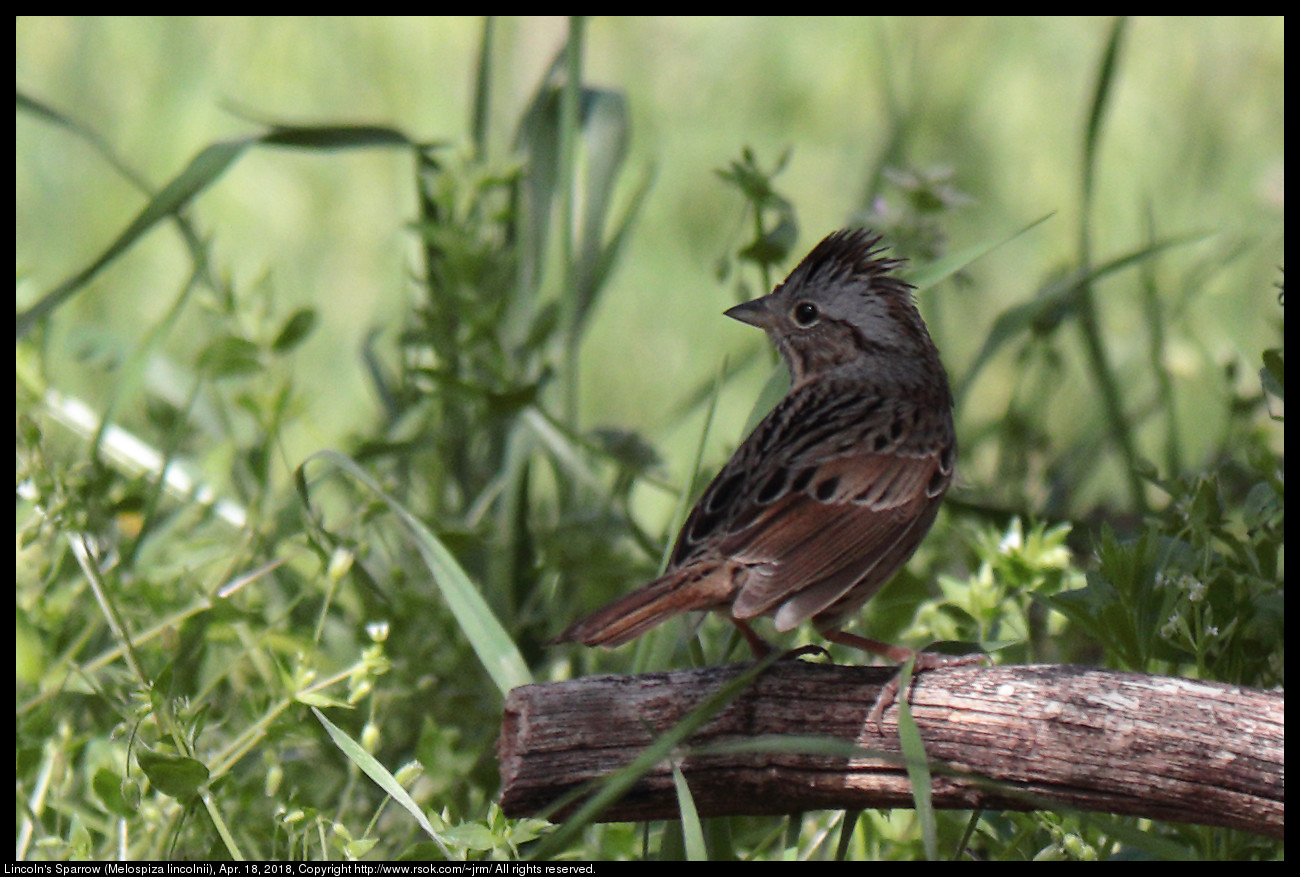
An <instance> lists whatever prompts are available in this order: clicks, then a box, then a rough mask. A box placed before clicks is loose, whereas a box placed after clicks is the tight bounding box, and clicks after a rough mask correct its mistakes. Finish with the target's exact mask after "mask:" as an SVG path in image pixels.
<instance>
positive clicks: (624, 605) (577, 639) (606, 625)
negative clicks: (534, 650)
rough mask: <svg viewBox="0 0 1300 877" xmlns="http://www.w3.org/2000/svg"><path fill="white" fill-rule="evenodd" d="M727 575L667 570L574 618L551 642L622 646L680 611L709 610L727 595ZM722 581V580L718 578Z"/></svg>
mask: <svg viewBox="0 0 1300 877" xmlns="http://www.w3.org/2000/svg"><path fill="white" fill-rule="evenodd" d="M729 579H730V576H728V575H725V574H724V573H723V570H721V569H718V568H714V569H712V570H709V571H707V572H704V573H703V574H702V573H701V571H700V570H691V569H682V570H677V571H675V572H671V573H668V574H667V575H664V576H661V577H660V578H657V579H655V580H654V581H653V582H650V583H649V584H647V585H643V586H642V587H640V588H637V589H636V590H635V591H633V592H632V593H630V594H628V595H626V596H624V597H619V598H618V599H617V600H615V601H614V602H612V603H610V604H609V605H607V606H605V607H603V608H601V609H597V610H596V611H595V612H593V613H591V614H590V615H588V616H586V617H585V618H581V619H579V620H578V621H575V622H574V623H573V624H571V625H569V627H568V628H567V629H566V630H565V631H564V633H562V634H560V635H559V636H557V637H555V639H553V640H551V643H562V642H574V643H582V644H584V645H588V646H598V645H599V646H610V647H614V646H621V645H623V643H626V642H629V641H631V640H634V639H636V638H637V637H638V636H640V635H641V634H643V633H645V632H646V631H647V630H649V629H650V628H652V627H654V626H655V625H657V624H660V623H662V622H664V621H667V620H668V619H670V618H674V617H676V616H678V615H680V614H682V613H683V612H690V611H691V610H693V609H709V608H712V607H714V606H718V605H721V604H723V603H725V602H727V600H728V599H729V598H730V596H731V588H730V587H729V581H725V580H729ZM720 580H724V581H720Z"/></svg>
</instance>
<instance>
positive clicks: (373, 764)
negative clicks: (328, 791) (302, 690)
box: [311, 707, 451, 859]
mask: <svg viewBox="0 0 1300 877" xmlns="http://www.w3.org/2000/svg"><path fill="white" fill-rule="evenodd" d="M311 712H312V715H314V716H315V717H316V720H317V721H318V722H320V723H321V725H322V726H324V728H325V733H326V734H329V735H330V739H331V740H333V741H334V745H335V746H337V747H338V748H339V750H340V751H341V752H342V753H343V754H344V755H346V756H347V757H348V759H349V760H350V761H351V762H352V763H353V764H355V765H356V766H357V767H358V768H360V769H361V772H362V773H364V774H365V775H366V776H368V777H370V779H371V780H373V781H374V783H375V785H377V786H379V788H381V789H383V790H384V791H385V792H386V793H387V794H388V796H389V797H390V798H392V799H393V800H394V801H396V802H397V803H398V804H400V805H402V807H403V808H404V809H405V810H406V812H407V813H410V814H411V816H412V817H414V818H415V821H416V823H417V824H419V826H420V828H422V829H424V833H425V834H427V835H429V837H431V838H432V839H433V842H434V843H436V844H437V845H438V849H440V850H442V854H443V855H444V856H446V857H447V858H448V859H450V858H451V851H450V850H448V849H447V847H446V846H444V845H443V843H442V838H440V837H439V836H438V832H437V831H435V830H434V828H433V825H432V824H431V823H430V822H429V818H428V817H427V816H425V815H424V811H423V810H421V809H420V805H419V804H417V803H415V799H414V798H412V797H411V796H410V795H409V794H408V793H407V791H406V789H404V788H402V784H401V783H399V782H398V781H397V778H396V777H394V776H393V775H392V774H391V773H389V772H388V768H386V767H384V766H383V765H382V764H380V763H379V761H378V760H376V759H375V757H374V756H373V755H371V754H370V753H369V752H367V751H366V750H365V749H364V748H362V746H361V744H360V743H358V742H357V741H355V740H353V739H352V738H351V737H349V736H348V735H347V734H345V733H344V732H343V730H342V729H341V728H339V727H338V726H337V725H335V724H334V723H333V722H331V721H330V720H329V719H327V718H325V714H324V713H322V712H321V711H320V710H318V709H316V707H311Z"/></svg>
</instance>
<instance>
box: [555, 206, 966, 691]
mask: <svg viewBox="0 0 1300 877" xmlns="http://www.w3.org/2000/svg"><path fill="white" fill-rule="evenodd" d="M879 242H880V238H879V236H873V235H872V234H871V233H869V232H866V231H856V230H844V231H839V232H836V233H834V234H832V235H830V236H829V237H827V238H826V239H825V240H823V241H822V242H821V243H819V244H818V245H817V246H816V247H814V248H813V251H812V252H811V253H809V254H808V255H807V256H806V257H805V258H804V260H803V261H802V262H800V263H799V265H798V266H797V267H796V268H795V269H794V271H792V272H791V273H790V276H789V277H788V278H786V280H785V282H784V283H782V284H781V285H780V286H778V287H777V288H776V289H775V290H773V291H772V293H771V294H769V295H765V296H763V297H761V298H758V299H755V300H754V301H749V302H745V303H744V304H739V305H736V306H735V307H733V308H731V309H730V310H728V311H727V312H726V314H727V316H729V317H733V318H735V319H737V320H740V321H741V322H744V323H749V324H750V325H752V326H758V327H759V328H761V329H765V330H766V331H767V333H768V335H769V336H770V337H771V339H772V341H773V343H775V344H776V347H777V349H778V350H780V351H781V355H782V356H783V357H784V358H785V362H786V365H787V366H788V367H789V369H790V379H791V382H790V383H791V386H790V392H789V393H788V394H787V395H786V396H785V398H784V399H782V400H781V402H780V403H779V404H778V405H777V406H776V408H774V409H773V410H772V412H771V413H770V414H768V415H767V417H765V418H764V419H763V421H762V422H761V423H759V425H758V426H757V427H756V428H755V429H754V431H753V433H752V434H750V436H749V437H748V438H747V439H745V442H744V444H742V445H741V446H740V447H739V448H738V449H737V450H736V453H735V454H734V455H733V456H732V458H731V460H729V461H728V462H727V465H726V466H724V467H723V468H722V471H721V472H719V473H718V475H717V477H716V478H714V479H713V482H712V483H711V484H710V485H709V487H708V489H707V490H705V491H704V495H703V496H701V497H700V500H699V502H698V503H697V504H696V505H695V508H694V510H693V511H692V512H691V514H690V517H688V518H687V519H686V524H685V525H684V526H683V527H682V532H681V534H680V535H679V536H678V537H677V543H676V545H675V547H674V548H673V553H672V557H671V559H670V561H669V563H668V568H667V570H666V571H665V573H664V574H663V575H662V576H660V577H659V578H657V579H655V580H654V581H653V582H650V583H649V584H647V585H645V586H643V587H641V588H639V589H638V590H636V591H633V592H632V593H630V594H628V595H627V596H625V597H621V598H619V599H617V600H615V601H614V602H612V603H610V604H609V605H608V606H605V607H604V608H603V609H600V610H598V611H597V612H595V613H593V614H591V615H588V616H587V617H586V618H583V619H582V620H580V621H578V622H576V623H574V624H573V625H572V626H570V627H569V628H568V629H567V630H565V631H564V633H562V634H560V635H559V636H558V637H556V638H555V640H553V642H580V643H585V644H587V645H607V646H618V645H621V644H623V643H626V642H628V641H629V640H631V639H634V638H635V637H637V636H640V635H641V634H642V633H645V632H646V631H647V630H649V629H650V628H652V627H654V626H655V625H657V624H659V623H661V622H663V621H666V620H668V619H669V618H672V617H674V616H676V615H678V614H680V613H682V612H686V611H689V610H695V609H712V610H717V611H720V612H723V613H725V614H726V615H727V617H728V618H729V619H730V620H731V622H732V623H733V624H735V625H736V626H737V627H738V628H739V629H740V631H741V633H742V634H744V636H745V639H746V640H747V641H748V642H749V644H750V647H751V648H752V649H753V651H754V653H755V654H756V655H762V654H765V653H766V652H767V651H769V647H768V645H767V644H766V643H765V642H764V641H763V640H762V639H760V638H759V636H758V635H757V634H756V633H754V631H753V630H752V629H751V628H750V626H749V622H750V621H751V620H752V619H754V618H757V617H758V616H760V615H770V616H772V618H773V621H774V624H775V627H776V629H777V630H778V631H782V632H784V631H788V630H791V629H793V628H794V627H795V626H797V625H798V624H799V623H800V622H802V621H804V620H806V619H809V618H811V619H812V622H813V624H814V626H815V627H816V628H817V630H818V631H819V632H820V633H821V634H822V635H823V636H824V637H826V639H828V640H831V641H832V642H837V643H842V644H846V645H850V646H854V647H857V648H861V649H866V650H867V651H870V652H874V653H876V654H879V655H883V656H885V657H887V658H889V659H890V660H893V661H898V662H902V661H905V660H906V659H907V658H909V657H911V656H912V655H913V654H915V653H914V652H912V651H911V650H910V649H906V648H902V647H900V646H892V645H888V644H886V643H881V642H877V641H876V640H871V639H867V638H865V637H861V636H856V635H854V634H850V633H845V632H844V631H843V630H842V629H841V628H842V626H843V625H844V623H845V622H846V620H848V619H850V618H851V616H852V615H853V614H854V613H855V612H857V611H858V609H860V608H861V607H862V605H863V604H864V603H865V602H866V601H867V600H869V599H870V598H871V597H872V595H874V594H875V593H876V591H878V590H880V588H881V586H882V585H884V584H885V582H886V581H888V580H889V578H890V577H891V576H893V574H894V573H895V572H897V571H898V569H899V568H900V567H902V566H903V564H905V563H906V562H907V560H908V559H909V558H910V557H911V556H912V554H913V552H915V551H916V547H917V546H918V545H919V544H920V543H921V539H922V538H924V536H925V534H926V532H927V531H928V530H929V529H930V525H931V524H932V523H934V518H935V515H936V514H937V513H938V510H939V502H940V500H941V499H942V498H943V495H944V492H945V491H947V489H948V485H949V484H950V483H951V482H952V475H953V462H954V459H955V457H956V453H957V446H956V437H955V435H954V432H953V425H952V396H951V394H950V392H949V390H948V376H947V374H946V373H945V372H944V369H943V364H942V363H941V362H940V361H939V352H938V351H937V350H936V349H935V346H934V342H933V341H931V340H930V334H929V332H927V331H926V328H925V322H924V321H923V320H922V319H921V315H920V314H919V313H918V312H917V310H916V306H915V304H913V301H912V294H911V289H912V287H911V286H910V285H909V284H907V283H904V282H903V281H901V280H899V279H897V278H896V277H894V276H893V275H892V274H891V271H892V270H893V269H894V268H896V267H897V266H898V265H899V264H901V263H900V261H899V260H896V259H889V258H884V257H882V256H881V253H882V252H883V250H882V249H877V248H876V245H877V244H878V243H879ZM924 657H926V658H928V659H929V660H925V661H921V662H919V663H918V669H926V668H929V667H934V666H938V665H940V664H943V663H946V661H945V660H944V659H942V658H939V657H938V656H924ZM891 699H892V698H891Z"/></svg>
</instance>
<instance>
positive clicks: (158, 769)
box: [135, 748, 208, 801]
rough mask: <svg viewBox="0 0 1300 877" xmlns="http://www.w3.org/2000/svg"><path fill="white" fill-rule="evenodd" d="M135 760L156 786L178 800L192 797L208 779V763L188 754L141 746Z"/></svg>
mask: <svg viewBox="0 0 1300 877" xmlns="http://www.w3.org/2000/svg"><path fill="white" fill-rule="evenodd" d="M135 760H136V763H137V764H139V765H140V770H142V771H144V775H145V776H147V777H148V778H149V782H151V783H153V786H154V788H156V789H157V790H158V791H160V792H162V793H163V794H164V795H170V796H171V797H173V798H176V799H178V800H182V801H183V800H185V799H186V798H189V797H191V796H192V795H194V793H196V792H197V791H198V790H199V787H200V786H202V785H203V784H204V783H206V782H207V781H208V768H207V765H205V764H203V762H201V761H196V760H195V759H193V758H189V757H188V756H184V755H167V754H164V753H161V752H153V751H152V750H149V749H145V748H141V749H140V751H138V752H137V753H136V756H135Z"/></svg>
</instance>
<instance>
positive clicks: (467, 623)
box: [296, 451, 533, 697]
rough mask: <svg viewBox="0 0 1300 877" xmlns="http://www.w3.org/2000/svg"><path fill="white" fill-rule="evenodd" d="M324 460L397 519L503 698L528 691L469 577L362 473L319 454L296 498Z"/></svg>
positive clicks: (334, 456)
mask: <svg viewBox="0 0 1300 877" xmlns="http://www.w3.org/2000/svg"><path fill="white" fill-rule="evenodd" d="M316 459H323V460H327V461H329V462H330V463H332V464H333V465H334V466H336V467H337V468H339V469H342V470H343V471H345V472H347V473H348V474H349V475H351V476H353V477H354V478H356V479H357V480H358V481H360V482H361V483H362V484H364V485H365V486H366V487H368V488H370V489H371V490H372V491H374V493H375V495H377V496H378V497H379V498H380V499H381V500H383V502H384V504H385V505H387V506H388V508H389V509H390V510H391V511H392V512H393V514H394V515H396V517H397V519H398V520H399V521H400V522H401V523H402V524H403V525H404V526H405V527H406V529H407V532H409V533H410V534H411V538H412V539H413V540H414V541H415V546H416V549H417V550H418V551H419V552H420V556H421V557H422V558H423V559H424V562H425V565H426V566H428V568H429V571H430V572H431V573H432V574H433V580H434V581H435V582H436V583H437V585H438V592H439V593H441V594H442V596H443V599H444V600H446V601H447V608H449V609H450V610H451V613H452V615H454V616H455V618H456V622H457V623H458V624H459V625H460V629H461V631H462V632H463V633H464V634H465V638H466V639H467V640H469V644H470V646H471V647H472V648H473V649H474V653H475V654H476V655H477V656H478V659H479V662H480V663H482V665H483V669H485V670H487V672H488V675H489V676H491V677H492V681H493V682H495V683H496V686H497V689H498V690H500V692H501V694H502V696H503V697H504V696H505V694H506V693H507V692H508V691H510V689H512V688H517V687H518V686H520V685H528V684H529V683H531V682H532V681H533V679H532V674H531V673H530V672H529V670H528V665H527V664H526V663H525V662H524V658H523V655H521V654H520V653H519V649H518V647H517V646H516V645H515V643H514V640H512V639H511V638H510V635H509V634H508V633H506V630H505V628H504V627H502V626H501V622H500V621H498V620H497V618H496V616H495V615H494V614H492V610H491V609H490V608H489V607H488V605H487V601H485V600H484V599H483V595H482V594H480V593H479V592H478V589H477V588H476V587H475V586H474V583H473V582H472V581H471V580H470V578H469V576H467V575H466V574H465V571H464V570H463V569H462V568H461V566H460V564H459V563H457V562H456V558H455V557H454V556H452V553H451V552H450V551H448V550H447V548H446V546H444V545H443V544H442V542H441V541H439V539H438V537H437V536H435V535H433V533H432V532H430V531H429V528H428V527H426V526H424V524H423V523H421V522H420V521H419V519H417V518H416V517H415V516H414V515H412V514H411V513H410V512H408V511H407V510H406V509H405V507H403V506H402V504H401V503H399V502H398V501H397V500H395V499H393V498H392V497H391V496H389V495H388V494H387V493H385V492H384V491H383V490H382V489H381V488H380V487H379V485H378V484H377V483H376V482H375V480H374V479H373V478H371V477H370V475H369V473H367V472H366V471H365V470H364V469H362V468H361V467H360V466H358V465H357V464H356V463H355V462H354V461H353V460H352V459H351V458H350V457H348V456H346V455H345V454H341V453H339V452H338V451H319V452H317V453H315V454H312V455H311V456H310V457H308V458H307V459H306V460H305V461H304V462H303V464H302V465H301V466H299V467H298V470H297V473H296V474H297V478H298V492H299V495H300V496H301V497H302V500H303V503H304V504H307V503H308V497H307V482H306V475H305V472H304V470H305V468H306V466H307V464H308V463H310V462H311V461H312V460H316Z"/></svg>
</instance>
